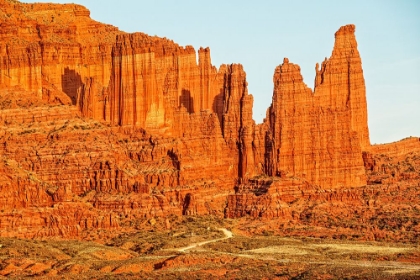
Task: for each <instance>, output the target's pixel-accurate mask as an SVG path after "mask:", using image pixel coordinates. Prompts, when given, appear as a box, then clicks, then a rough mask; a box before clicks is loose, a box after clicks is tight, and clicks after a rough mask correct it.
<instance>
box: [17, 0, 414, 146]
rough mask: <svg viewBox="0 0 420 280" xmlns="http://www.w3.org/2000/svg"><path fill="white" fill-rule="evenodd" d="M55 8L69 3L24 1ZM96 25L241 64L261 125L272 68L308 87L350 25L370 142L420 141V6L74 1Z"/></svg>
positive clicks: (397, 1) (272, 0)
mask: <svg viewBox="0 0 420 280" xmlns="http://www.w3.org/2000/svg"><path fill="white" fill-rule="evenodd" d="M22 2H56V3H68V2H70V1H61V0H60V1H22ZM76 3H78V4H82V5H84V6H86V7H87V8H89V9H90V10H91V17H92V18H93V19H95V20H98V21H101V22H105V23H109V24H112V25H115V26H118V27H119V28H120V30H123V31H127V32H135V31H140V32H145V33H147V34H150V35H158V36H161V37H167V38H170V39H172V40H174V41H175V42H177V43H178V44H180V45H183V46H185V45H193V46H194V47H195V48H196V49H198V48H199V47H200V46H203V47H207V46H208V47H210V49H211V57H212V63H213V64H214V65H215V66H217V67H218V66H219V65H220V64H222V63H241V64H243V65H244V68H245V71H246V73H247V80H248V86H249V87H248V89H249V92H250V93H251V94H253V95H254V100H255V102H254V119H255V120H256V121H257V122H258V123H259V122H261V121H262V118H263V117H264V116H265V111H266V109H267V108H268V106H269V105H270V103H271V97H272V91H273V84H272V77H273V72H274V68H275V67H276V66H277V65H278V64H281V63H282V61H283V57H288V58H289V59H290V61H291V62H293V63H297V64H299V65H300V66H301V69H302V74H303V76H304V80H305V83H306V84H307V85H308V86H309V87H311V88H313V81H314V77H315V70H314V69H315V64H316V62H321V61H322V60H323V59H324V58H325V57H329V56H330V55H331V51H332V48H333V43H334V33H335V31H337V30H338V28H339V27H340V26H342V25H345V24H349V23H353V24H355V25H356V38H357V41H358V44H359V52H360V54H361V56H362V63H363V70H364V74H365V80H366V87H367V100H368V119H369V130H370V137H371V142H372V143H385V142H392V141H397V140H400V139H402V138H405V137H408V136H420V1H417V0H411V1H409V0H405V1H404V0H392V1H391V0H369V1H367V0H353V1H336V0H335V1H334V0H331V1H329V0H320V1H302V0H301V1H290V0H288V1H283V0H266V1H263V0H261V1H243V0H241V1H239V0H230V1H226V0H224V1H222V0H212V1H193V0H177V1H172V0H148V1H141V0H119V1H113V0H101V1H99V0H76Z"/></svg>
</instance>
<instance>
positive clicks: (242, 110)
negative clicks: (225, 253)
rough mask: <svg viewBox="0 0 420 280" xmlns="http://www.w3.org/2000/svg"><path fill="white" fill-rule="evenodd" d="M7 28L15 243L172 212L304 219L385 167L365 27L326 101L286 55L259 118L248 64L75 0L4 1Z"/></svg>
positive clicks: (2, 96) (7, 222)
mask: <svg viewBox="0 0 420 280" xmlns="http://www.w3.org/2000/svg"><path fill="white" fill-rule="evenodd" d="M0 21H1V22H0V24H1V32H0V127H1V130H0V190H1V193H0V210H1V212H0V235H2V236H12V235H14V236H21V237H44V236H53V235H61V236H65V237H77V238H84V237H86V232H87V230H89V229H95V230H97V231H110V232H112V231H114V232H115V229H118V231H123V230H125V229H132V228H135V227H136V221H137V220H138V219H142V218H146V219H149V218H151V217H157V216H167V215H169V214H174V215H205V214H214V215H219V216H223V215H225V216H227V217H241V216H244V215H250V216H253V217H257V216H258V217H267V218H271V217H277V218H280V217H289V218H290V217H291V216H293V215H292V212H291V211H290V209H289V207H288V206H287V207H286V204H287V203H290V202H291V200H294V199H296V198H299V199H307V200H310V199H312V198H314V197H316V195H315V196H314V194H317V193H322V192H323V191H325V190H327V189H335V190H334V192H337V193H341V189H342V188H347V187H360V186H364V185H366V182H367V181H366V171H365V167H366V168H367V166H370V167H371V168H372V170H373V169H375V168H376V169H377V167H375V166H377V163H375V162H374V160H375V159H374V158H375V155H373V154H372V153H374V152H372V151H373V150H374V149H375V148H372V150H370V143H369V133H368V128H367V112H366V96H365V94H366V93H365V85H364V78H363V71H362V67H361V59H360V55H359V53H358V51H357V43H356V39H355V35H354V32H355V27H354V26H353V25H347V26H344V27H342V28H340V30H339V31H338V32H337V33H336V41H335V46H334V50H333V53H332V55H331V58H330V59H328V60H327V59H326V60H325V61H324V62H323V63H322V65H321V67H319V66H317V67H316V78H315V89H314V91H313V92H312V91H311V89H309V88H308V87H307V86H306V85H305V84H304V82H303V79H302V76H301V74H300V68H299V66H298V65H295V64H293V63H290V62H289V61H288V59H284V61H283V64H282V65H280V66H278V67H277V68H276V70H275V73H274V77H273V82H274V91H273V102H272V104H271V106H270V108H269V109H268V110H267V116H266V119H265V121H264V123H262V124H259V125H256V124H255V122H254V121H253V119H252V106H253V96H252V95H250V94H249V93H248V90H247V81H246V73H245V71H244V69H243V67H242V65H240V64H230V65H227V64H226V65H221V66H220V67H219V68H218V69H217V68H216V67H215V66H213V65H212V64H211V58H210V49H209V48H200V49H199V50H198V52H196V51H195V50H194V48H193V47H191V46H186V47H182V46H179V45H178V44H176V43H174V42H173V41H171V40H169V39H166V38H159V37H156V36H155V37H152V36H148V35H146V34H143V33H134V34H127V33H125V32H122V31H119V30H118V29H117V28H116V27H113V26H110V25H106V24H102V23H99V22H96V21H94V20H92V19H91V18H90V12H89V11H88V10H87V9H86V8H84V7H82V6H80V5H74V4H66V5H58V4H24V3H20V2H18V1H14V0H13V1H12V0H0ZM362 152H363V153H362ZM376 162H377V161H376ZM376 169H375V170H376ZM369 174H370V173H369ZM261 178H264V179H261ZM235 186H237V187H236V188H235ZM306 194H308V195H306ZM309 194H311V195H309ZM285 203H286V204H285ZM226 205H227V207H226ZM11 209H13V211H12V210H11ZM286 209H287V210H286ZM17 229H18V230H17ZM92 234H94V233H92Z"/></svg>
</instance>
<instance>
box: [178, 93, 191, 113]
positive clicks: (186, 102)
mask: <svg viewBox="0 0 420 280" xmlns="http://www.w3.org/2000/svg"><path fill="white" fill-rule="evenodd" d="M179 104H180V105H181V106H184V107H185V109H187V111H188V113H190V114H192V113H194V100H193V97H192V96H191V92H190V91H189V90H187V89H183V90H182V92H181V96H180V97H179Z"/></svg>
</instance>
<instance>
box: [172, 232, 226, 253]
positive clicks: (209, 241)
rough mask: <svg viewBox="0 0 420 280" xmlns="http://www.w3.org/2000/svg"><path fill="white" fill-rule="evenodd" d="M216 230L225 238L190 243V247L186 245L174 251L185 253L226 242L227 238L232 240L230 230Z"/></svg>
mask: <svg viewBox="0 0 420 280" xmlns="http://www.w3.org/2000/svg"><path fill="white" fill-rule="evenodd" d="M217 230H220V231H222V232H223V233H224V235H225V237H222V238H216V239H211V240H207V241H202V242H197V243H192V244H190V245H188V246H186V247H182V248H178V249H175V251H178V252H185V251H188V250H190V249H193V248H195V247H199V246H203V245H205V244H209V243H214V242H219V241H222V240H226V239H229V238H232V237H233V233H232V232H231V231H230V230H228V229H226V228H218V229H217Z"/></svg>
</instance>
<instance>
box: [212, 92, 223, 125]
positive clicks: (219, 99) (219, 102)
mask: <svg viewBox="0 0 420 280" xmlns="http://www.w3.org/2000/svg"><path fill="white" fill-rule="evenodd" d="M224 97H225V94H224V92H223V89H220V93H219V94H218V95H216V96H215V97H214V99H213V104H212V110H213V112H215V113H216V114H217V118H218V119H219V123H220V128H222V131H223V126H222V120H223V107H224V106H223V100H224Z"/></svg>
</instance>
